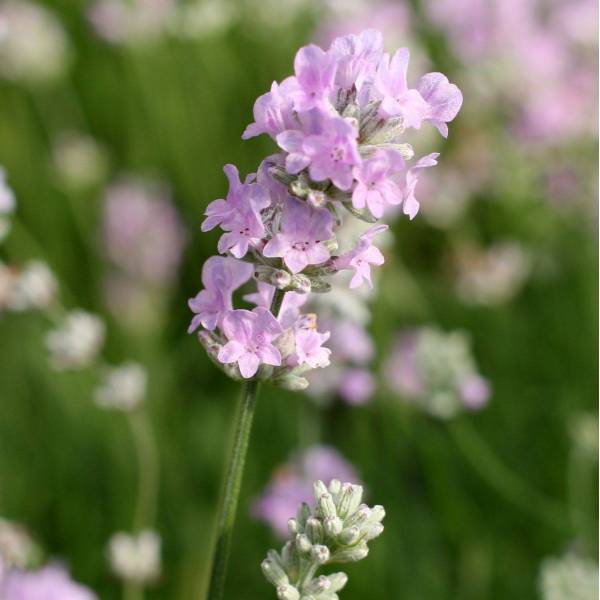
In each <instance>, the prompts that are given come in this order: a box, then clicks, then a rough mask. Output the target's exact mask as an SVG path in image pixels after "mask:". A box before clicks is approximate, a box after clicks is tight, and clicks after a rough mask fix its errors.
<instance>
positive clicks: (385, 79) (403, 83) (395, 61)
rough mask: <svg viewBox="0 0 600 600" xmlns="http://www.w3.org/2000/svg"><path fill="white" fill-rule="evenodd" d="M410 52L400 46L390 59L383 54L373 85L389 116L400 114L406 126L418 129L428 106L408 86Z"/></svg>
mask: <svg viewBox="0 0 600 600" xmlns="http://www.w3.org/2000/svg"><path fill="white" fill-rule="evenodd" d="M409 58H410V53H409V51H408V49H407V48H400V49H399V50H397V51H396V53H395V54H394V56H392V58H391V60H390V56H389V55H388V54H385V55H384V57H383V60H382V62H381V65H380V66H379V69H378V71H377V78H376V80H375V87H376V89H377V91H378V92H379V93H380V94H381V95H382V101H381V110H382V111H383V113H384V114H386V115H387V116H390V117H395V116H401V117H402V118H403V119H404V122H405V124H406V126H407V127H414V128H415V129H419V128H420V127H421V123H422V121H423V120H424V119H425V118H426V117H427V114H428V113H429V111H430V107H429V105H428V104H427V102H426V101H425V99H424V98H423V96H421V94H420V93H419V91H418V90H416V89H411V88H409V87H408V83H407V80H406V74H407V71H408V60H409Z"/></svg>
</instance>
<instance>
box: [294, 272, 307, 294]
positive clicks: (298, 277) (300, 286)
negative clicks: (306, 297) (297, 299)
mask: <svg viewBox="0 0 600 600" xmlns="http://www.w3.org/2000/svg"><path fill="white" fill-rule="evenodd" d="M289 287H290V288H291V289H292V290H294V291H296V292H299V293H300V294H308V293H310V288H311V285H310V279H309V278H308V277H307V276H306V275H302V273H296V274H295V275H292V280H291V281H290V285H289Z"/></svg>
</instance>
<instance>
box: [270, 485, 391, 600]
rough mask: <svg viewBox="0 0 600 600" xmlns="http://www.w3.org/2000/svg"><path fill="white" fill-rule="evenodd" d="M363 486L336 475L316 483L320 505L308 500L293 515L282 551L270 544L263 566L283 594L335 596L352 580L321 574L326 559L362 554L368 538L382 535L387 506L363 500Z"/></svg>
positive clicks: (295, 598) (288, 598)
mask: <svg viewBox="0 0 600 600" xmlns="http://www.w3.org/2000/svg"><path fill="white" fill-rule="evenodd" d="M362 493H363V490H362V487H361V486H359V485H354V484H351V483H344V484H342V483H341V482H340V481H339V480H338V479H333V480H332V481H331V482H330V484H329V486H328V487H327V486H326V485H325V484H324V483H323V482H322V481H316V482H315V483H314V497H315V507H314V509H311V508H310V507H309V505H308V504H305V503H302V504H301V505H300V507H299V509H298V513H297V517H296V518H291V519H289V521H288V531H289V537H290V539H289V540H288V541H287V542H286V543H285V545H284V546H283V548H282V550H281V552H280V553H278V552H276V551H275V550H270V551H269V552H268V554H267V558H266V559H265V560H264V561H263V562H262V564H261V567H262V570H263V573H264V574H265V577H266V578H267V579H268V580H269V582H270V583H272V584H273V585H274V586H275V587H276V589H277V597H278V598H279V599H280V600H300V598H314V599H315V600H334V599H336V598H337V595H336V593H337V592H338V591H339V590H341V589H342V588H343V587H344V586H345V585H346V582H347V581H348V577H347V575H346V574H345V573H341V572H340V573H333V574H332V575H320V576H318V577H317V576H316V572H317V570H318V569H319V568H320V567H321V566H322V565H325V564H328V565H329V564H335V563H348V562H355V561H358V560H361V559H363V558H365V557H366V556H367V554H368V553H369V548H368V545H367V543H368V542H369V541H370V540H372V539H374V538H376V537H378V536H379V535H381V533H382V532H383V525H382V524H381V521H382V520H383V517H384V516H385V510H384V509H383V506H374V507H373V508H370V507H368V506H367V505H366V504H361V501H362Z"/></svg>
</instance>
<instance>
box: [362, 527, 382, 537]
mask: <svg viewBox="0 0 600 600" xmlns="http://www.w3.org/2000/svg"><path fill="white" fill-rule="evenodd" d="M382 533H383V525H382V524H381V523H373V524H367V525H366V526H364V527H363V528H362V534H363V535H364V539H365V540H366V541H367V542H368V541H369V540H373V539H375V538H376V537H379V536H380V535H381V534H382Z"/></svg>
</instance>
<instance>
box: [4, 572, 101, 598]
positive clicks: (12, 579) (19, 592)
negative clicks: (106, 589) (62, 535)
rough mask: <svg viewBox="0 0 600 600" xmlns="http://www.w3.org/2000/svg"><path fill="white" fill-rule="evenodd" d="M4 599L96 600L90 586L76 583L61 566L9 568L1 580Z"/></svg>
mask: <svg viewBox="0 0 600 600" xmlns="http://www.w3.org/2000/svg"><path fill="white" fill-rule="evenodd" d="M0 597H1V598H2V600H96V595H95V594H94V593H93V592H91V591H90V590H89V589H88V588H86V587H84V586H82V585H79V584H78V583H75V582H74V581H73V580H72V579H71V578H70V577H69V575H68V573H67V572H66V571H65V570H64V569H63V568H62V567H60V566H57V565H50V566H47V567H43V568H42V569H40V570H38V571H21V570H18V569H12V570H9V571H8V572H7V573H6V575H5V576H4V577H3V578H2V579H1V580H0Z"/></svg>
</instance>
